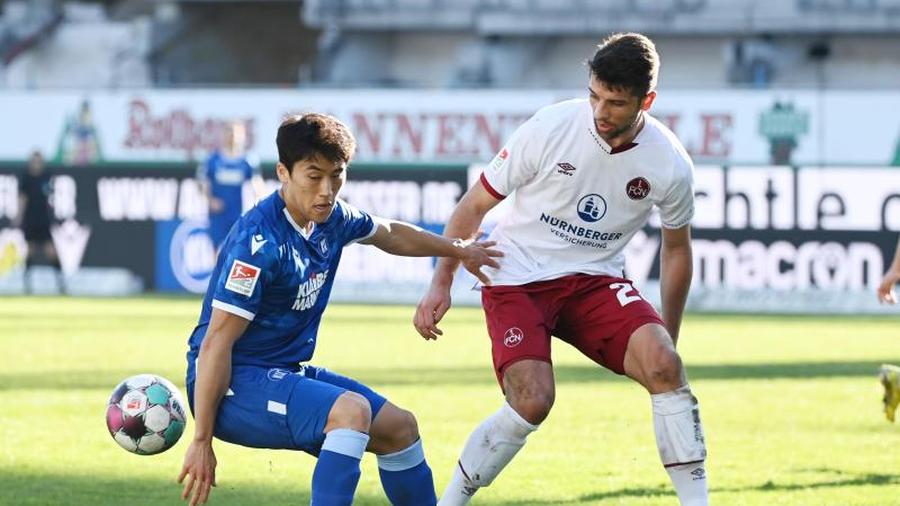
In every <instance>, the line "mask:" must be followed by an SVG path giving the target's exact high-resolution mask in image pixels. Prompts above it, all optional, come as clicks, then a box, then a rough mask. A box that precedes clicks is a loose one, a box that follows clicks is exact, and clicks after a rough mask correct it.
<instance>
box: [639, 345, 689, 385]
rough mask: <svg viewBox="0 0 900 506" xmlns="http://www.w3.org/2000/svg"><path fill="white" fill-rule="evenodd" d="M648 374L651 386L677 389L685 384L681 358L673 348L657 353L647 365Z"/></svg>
mask: <svg viewBox="0 0 900 506" xmlns="http://www.w3.org/2000/svg"><path fill="white" fill-rule="evenodd" d="M647 372H648V376H649V378H648V379H649V381H650V383H651V385H650V386H655V387H669V388H677V387H679V386H681V385H682V384H683V383H684V366H683V364H682V362H681V357H680V356H679V355H678V352H676V351H675V350H673V349H671V348H668V349H665V348H663V349H660V350H659V352H658V353H655V354H654V356H653V358H652V359H651V360H650V363H649V364H647ZM669 388H667V389H669Z"/></svg>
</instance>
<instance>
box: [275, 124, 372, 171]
mask: <svg viewBox="0 0 900 506" xmlns="http://www.w3.org/2000/svg"><path fill="white" fill-rule="evenodd" d="M275 144H277V145H278V161H279V162H281V163H283V164H284V166H285V167H287V170H288V172H291V171H292V170H293V168H294V164H295V163H297V162H299V161H301V160H309V159H310V158H313V157H314V156H316V155H317V154H318V155H322V156H324V157H325V158H327V159H328V160H329V161H331V162H334V163H339V162H346V163H349V162H350V159H351V158H353V153H354V151H356V140H355V139H354V138H353V134H351V133H350V129H349V128H347V125H345V124H343V123H342V122H341V121H340V120H339V119H337V118H335V117H334V116H329V115H327V114H319V113H314V112H312V113H306V114H295V115H292V116H289V117H287V118H285V120H284V121H282V122H281V126H279V127H278V136H277V137H276V139H275Z"/></svg>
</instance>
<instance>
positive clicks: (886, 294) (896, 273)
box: [878, 239, 900, 304]
mask: <svg viewBox="0 0 900 506" xmlns="http://www.w3.org/2000/svg"><path fill="white" fill-rule="evenodd" d="M898 282H900V239H898V240H897V249H896V250H895V251H894V261H893V262H891V266H890V267H889V268H888V270H887V272H885V273H884V278H883V279H882V280H881V285H879V286H878V301H879V302H887V303H888V304H896V303H897V294H896V293H895V292H894V285H896V284H897V283H898Z"/></svg>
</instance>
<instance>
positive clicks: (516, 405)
mask: <svg viewBox="0 0 900 506" xmlns="http://www.w3.org/2000/svg"><path fill="white" fill-rule="evenodd" d="M508 397H509V405H510V406H511V407H512V408H513V409H514V410H516V413H518V414H519V416H521V417H522V418H524V419H525V421H527V422H528V423H531V424H534V425H539V424H540V423H541V422H543V421H544V419H545V418H547V415H549V414H550V409H552V408H553V402H554V400H555V394H554V392H553V390H549V391H544V390H530V391H525V392H519V393H518V395H509V396H508Z"/></svg>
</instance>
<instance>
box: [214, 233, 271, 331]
mask: <svg viewBox="0 0 900 506" xmlns="http://www.w3.org/2000/svg"><path fill="white" fill-rule="evenodd" d="M238 226H240V225H238ZM236 232H237V234H236V237H235V239H234V240H233V241H231V243H230V245H229V249H228V250H227V251H225V250H223V251H221V252H219V254H220V255H223V256H224V258H225V261H224V263H223V265H222V270H221V272H220V273H219V278H218V279H212V280H210V282H211V283H215V284H216V286H215V290H214V291H213V297H212V307H214V308H217V309H221V310H223V311H227V312H229V313H231V314H234V315H237V316H240V317H242V318H246V319H247V320H251V321H252V320H253V318H255V317H256V313H257V311H258V310H259V308H260V305H261V303H262V298H263V293H264V292H265V290H266V287H267V286H269V285H270V284H271V283H272V280H274V279H275V277H276V275H277V274H278V273H277V272H276V270H277V267H278V265H279V263H278V248H277V246H276V241H275V240H274V239H272V238H271V237H269V236H268V235H267V234H266V233H265V231H263V230H262V229H261V228H259V227H258V226H256V227H250V228H247V229H238V230H236Z"/></svg>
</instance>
